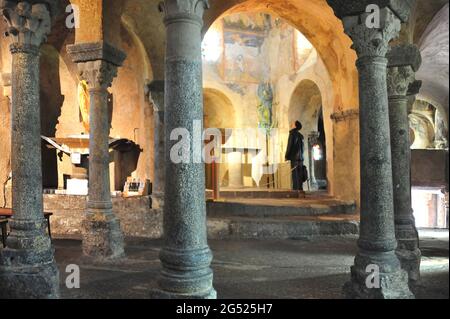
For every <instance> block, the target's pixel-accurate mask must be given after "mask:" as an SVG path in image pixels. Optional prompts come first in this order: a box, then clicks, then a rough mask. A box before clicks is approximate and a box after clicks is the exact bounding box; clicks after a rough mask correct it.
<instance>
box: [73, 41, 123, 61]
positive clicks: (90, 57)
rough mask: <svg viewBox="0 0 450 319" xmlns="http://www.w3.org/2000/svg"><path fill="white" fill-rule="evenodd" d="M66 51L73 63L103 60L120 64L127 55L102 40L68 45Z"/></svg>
mask: <svg viewBox="0 0 450 319" xmlns="http://www.w3.org/2000/svg"><path fill="white" fill-rule="evenodd" d="M67 52H68V53H69V55H70V57H71V58H72V61H73V62H75V63H81V62H88V61H97V60H103V61H106V62H109V63H111V64H113V65H115V66H122V63H123V61H125V59H126V57H127V55H126V54H125V53H124V52H122V51H121V50H119V49H117V48H116V47H114V46H112V45H110V44H109V43H107V42H104V41H100V42H89V43H80V44H74V45H68V46H67Z"/></svg>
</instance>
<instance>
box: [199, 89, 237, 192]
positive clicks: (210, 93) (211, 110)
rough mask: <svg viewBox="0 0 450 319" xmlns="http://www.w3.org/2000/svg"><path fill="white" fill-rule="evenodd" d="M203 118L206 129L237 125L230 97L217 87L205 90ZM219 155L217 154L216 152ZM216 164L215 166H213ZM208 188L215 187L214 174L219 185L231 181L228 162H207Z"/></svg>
mask: <svg viewBox="0 0 450 319" xmlns="http://www.w3.org/2000/svg"><path fill="white" fill-rule="evenodd" d="M203 110H204V111H203V114H204V115H203V119H204V128H205V129H219V130H220V131H221V132H222V133H223V132H224V131H225V129H232V128H234V127H235V116H236V115H235V110H234V107H233V104H232V102H231V101H230V99H229V98H228V97H227V96H226V95H225V94H224V93H222V92H220V91H219V90H217V89H211V88H206V89H204V91H203ZM216 156H217V154H216ZM213 166H214V167H213ZM205 172H206V188H207V189H213V188H214V178H215V177H214V175H216V174H217V178H218V183H219V185H221V186H222V185H223V186H226V185H228V183H229V175H230V174H229V167H228V164H227V163H220V165H213V164H209V163H207V164H205Z"/></svg>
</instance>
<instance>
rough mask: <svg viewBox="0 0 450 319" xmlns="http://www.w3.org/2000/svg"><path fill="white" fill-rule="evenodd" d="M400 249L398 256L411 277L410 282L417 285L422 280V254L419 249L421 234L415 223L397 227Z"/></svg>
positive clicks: (397, 252)
mask: <svg viewBox="0 0 450 319" xmlns="http://www.w3.org/2000/svg"><path fill="white" fill-rule="evenodd" d="M395 233H396V237H397V242H398V247H397V250H396V254H397V257H398V259H399V260H400V264H401V266H402V269H404V270H405V271H406V272H407V273H408V276H409V281H410V282H411V283H415V282H417V281H419V280H420V263H421V257H422V253H421V251H420V249H419V234H418V232H417V229H416V228H415V226H414V222H412V223H411V224H407V225H395Z"/></svg>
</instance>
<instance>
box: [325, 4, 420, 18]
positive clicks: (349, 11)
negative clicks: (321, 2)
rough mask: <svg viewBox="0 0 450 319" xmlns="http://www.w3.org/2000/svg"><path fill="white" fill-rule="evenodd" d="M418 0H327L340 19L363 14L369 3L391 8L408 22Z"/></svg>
mask: <svg viewBox="0 0 450 319" xmlns="http://www.w3.org/2000/svg"><path fill="white" fill-rule="evenodd" d="M415 1H416V0H327V2H328V4H329V5H330V6H331V7H332V8H333V10H334V12H335V14H336V16H337V17H338V18H339V19H342V18H344V17H348V16H356V15H361V14H362V13H364V12H367V7H368V6H369V5H377V6H378V7H379V8H380V9H381V8H389V9H390V10H391V11H392V12H393V13H394V14H395V15H396V16H397V17H398V18H399V19H400V20H401V22H407V21H408V18H409V15H410V13H411V10H412V8H413V6H414V3H415Z"/></svg>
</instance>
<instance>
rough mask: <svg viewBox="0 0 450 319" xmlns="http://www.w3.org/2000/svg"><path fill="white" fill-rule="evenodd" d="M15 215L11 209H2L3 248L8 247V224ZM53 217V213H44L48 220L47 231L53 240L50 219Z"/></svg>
mask: <svg viewBox="0 0 450 319" xmlns="http://www.w3.org/2000/svg"><path fill="white" fill-rule="evenodd" d="M13 215H14V213H13V211H12V209H11V208H0V223H1V229H2V241H3V247H6V237H7V236H8V235H7V233H6V225H7V224H8V219H10V218H11V217H13ZM51 216H53V213H44V217H45V219H46V220H47V229H48V236H49V237H50V238H52V231H51V228H50V217H51Z"/></svg>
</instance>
